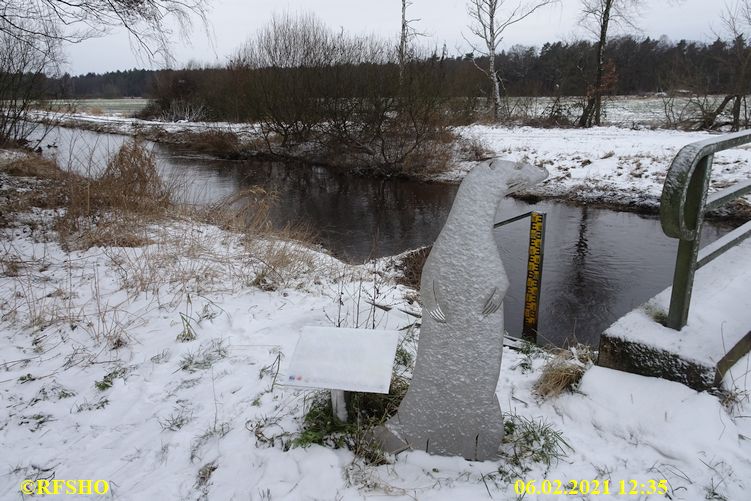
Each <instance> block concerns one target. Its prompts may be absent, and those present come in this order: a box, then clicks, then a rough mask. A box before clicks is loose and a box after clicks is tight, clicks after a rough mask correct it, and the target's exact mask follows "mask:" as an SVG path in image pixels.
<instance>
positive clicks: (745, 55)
mask: <svg viewBox="0 0 751 501" xmlns="http://www.w3.org/2000/svg"><path fill="white" fill-rule="evenodd" d="M721 19H722V24H723V27H724V30H725V32H726V33H727V35H729V36H730V38H731V40H730V48H731V51H730V52H731V55H730V57H728V58H727V59H726V60H723V61H722V63H723V64H724V65H726V66H727V67H728V70H729V73H730V75H731V79H730V81H729V82H728V83H727V86H728V89H727V93H726V95H725V97H724V98H723V100H722V101H721V102H720V104H719V106H717V107H716V108H714V109H713V110H711V112H709V113H705V114H704V117H703V120H702V122H701V124H700V125H699V128H701V129H711V128H717V127H721V126H724V125H730V127H731V130H733V131H737V130H740V127H741V109H742V108H743V107H744V105H746V108H747V104H746V102H747V100H746V95H747V94H748V93H749V91H750V90H751V89H749V84H750V83H751V35H750V34H749V33H751V0H738V1H736V2H735V4H734V5H732V6H731V5H729V4H726V5H725V12H724V13H723V15H722V18H721ZM719 36H720V35H718V38H719ZM731 103H732V105H731V107H730V114H731V121H730V123H729V124H727V123H724V122H722V121H720V120H719V119H720V117H721V116H723V113H724V112H725V109H726V108H727V107H728V105H730V104H731ZM746 121H747V120H746ZM746 125H747V124H746Z"/></svg>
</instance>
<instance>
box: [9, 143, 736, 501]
mask: <svg viewBox="0 0 751 501" xmlns="http://www.w3.org/2000/svg"><path fill="white" fill-rule="evenodd" d="M484 130H485V129H483V128H475V131H476V132H478V133H481V132H482V131H484ZM606 130H607V129H606ZM493 133H494V132H493V131H492V130H491V131H488V132H487V134H493ZM526 133H527V134H530V131H527V132H526ZM520 141H523V140H522V139H521V138H520ZM677 142H678V140H677V139H676V143H677ZM517 144H521V143H517ZM610 147H611V148H612V146H610ZM639 147H640V146H635V148H639ZM607 148H608V146H604V145H603V146H601V149H602V150H603V152H604V153H607V151H606V149H607ZM512 151H513V150H512ZM545 151H547V150H545ZM597 151H598V152H599V151H600V150H597ZM519 153H520V154H521V152H519ZM0 175H2V170H1V168H0ZM0 184H2V186H3V188H2V189H3V190H6V189H9V188H8V187H9V186H10V184H8V183H5V182H3V183H0ZM0 196H2V191H0ZM54 215H55V214H54V213H53V212H51V211H41V210H34V211H33V212H31V213H24V214H19V215H17V217H16V220H15V222H14V223H13V224H11V225H9V226H7V227H5V228H2V229H0V249H1V251H0V255H1V256H2V257H1V258H0V409H1V410H0V444H1V445H0V449H1V450H2V453H1V454H0V498H2V499H8V500H12V499H23V495H22V494H21V493H20V491H19V487H20V484H21V482H22V481H23V480H24V479H50V478H55V479H103V480H107V481H109V482H110V486H111V497H112V498H113V499H124V500H144V499H214V500H234V499H238V500H239V499H264V500H279V499H290V500H298V499H300V500H304V499H311V500H312V499H327V500H328V499H341V500H345V499H346V500H349V499H384V498H389V499H392V498H393V499H421V500H422V499H425V500H455V499H521V498H524V499H540V500H543V499H555V498H556V496H553V495H545V494H535V495H527V496H520V495H518V494H516V493H515V492H514V482H515V481H516V480H518V479H521V480H524V481H532V480H535V481H536V486H537V487H538V488H539V487H540V486H541V484H542V480H543V479H548V480H551V481H556V480H559V481H561V483H562V485H563V487H564V488H566V487H568V482H569V481H570V480H576V481H582V480H590V481H592V480H598V481H599V482H600V484H601V485H602V484H603V482H604V481H605V480H609V481H610V492H611V494H609V495H605V494H600V495H572V496H567V498H569V499H593V500H594V499H640V500H643V499H662V498H663V497H664V496H660V495H657V494H653V495H639V494H637V495H629V494H619V492H620V486H621V484H620V482H621V481H624V482H625V483H624V485H625V487H626V491H629V490H630V489H631V487H632V483H631V481H635V482H637V483H638V484H648V481H649V480H655V481H660V480H666V484H667V489H666V490H667V494H668V495H669V499H684V500H698V499H717V500H723V499H725V500H742V499H747V498H748V493H749V490H750V489H751V419H750V418H749V416H750V415H751V404H750V403H749V399H748V396H749V386H748V381H747V379H748V367H746V368H745V369H743V370H744V371H745V374H744V373H743V371H741V373H739V374H738V377H737V379H736V380H734V382H733V384H732V385H731V386H730V389H731V390H734V392H733V393H732V394H733V395H735V397H736V400H735V401H730V402H727V401H726V402H725V404H726V405H723V402H721V400H720V398H718V397H716V396H713V395H710V394H707V393H696V392H694V391H693V390H690V389H688V388H686V387H684V386H682V385H679V384H676V383H671V382H667V381H663V380H658V379H650V378H645V377H640V376H634V375H629V374H624V373H619V372H615V371H611V370H608V369H603V368H598V367H588V370H587V371H586V373H585V374H584V376H583V379H582V381H581V383H580V385H579V386H578V388H577V389H576V391H575V392H565V393H563V394H562V395H560V396H558V397H550V398H548V399H544V400H543V399H541V398H540V397H538V396H537V395H536V394H535V392H534V390H533V387H534V385H535V382H536V381H537V380H538V378H539V377H540V375H541V373H542V371H543V367H544V365H545V363H546V361H547V360H548V359H549V357H550V355H548V354H545V353H543V352H540V351H537V350H532V351H529V352H527V353H522V352H516V351H512V350H506V351H505V353H504V359H503V368H502V374H501V378H500V382H499V387H498V397H499V401H500V403H501V406H502V409H503V410H504V412H506V413H507V419H508V422H509V423H512V424H514V425H516V431H515V432H514V433H513V434H511V435H509V441H508V442H507V443H505V444H504V445H503V448H502V450H503V454H504V455H503V459H501V460H499V461H489V462H484V463H473V462H468V461H465V460H463V459H460V458H443V457H433V456H429V455H427V454H425V453H423V452H405V453H402V454H399V455H398V456H397V457H394V458H390V464H387V465H381V466H375V465H370V464H367V463H366V462H365V461H364V460H363V459H360V458H358V457H356V456H355V455H354V454H353V453H352V452H350V451H349V450H347V449H345V448H342V449H335V448H331V447H323V446H318V445H312V446H310V447H307V448H302V447H292V445H293V441H294V439H295V438H297V437H299V434H300V430H301V427H302V422H303V416H304V414H305V411H306V409H307V407H308V406H309V405H310V403H311V401H312V400H313V397H312V393H311V392H309V391H302V390H299V389H293V388H289V387H285V386H283V385H282V384H281V382H282V381H283V380H284V375H285V370H286V367H287V364H288V363H289V359H290V357H291V351H292V349H293V348H294V346H295V343H296V341H297V339H298V337H299V335H300V331H301V329H302V327H303V326H306V325H323V326H331V325H333V324H336V323H342V325H345V326H355V325H360V326H363V325H372V321H373V319H375V324H376V326H377V327H378V328H384V329H404V331H403V332H404V333H405V339H406V341H405V343H406V344H405V346H404V348H405V349H406V350H407V351H410V352H411V351H413V350H414V343H413V342H412V341H410V339H411V338H412V336H413V335H415V334H417V332H416V327H415V325H414V323H415V318H414V316H412V315H409V314H407V313H405V312H404V311H411V312H419V307H418V305H417V303H416V302H414V301H413V296H414V291H411V290H409V289H406V288H405V287H403V286H400V285H396V284H395V283H394V282H393V280H392V273H391V271H389V270H390V267H389V260H388V259H386V260H382V261H380V262H378V263H374V264H370V265H364V266H357V267H356V266H348V265H345V264H343V263H341V262H339V261H336V260H335V259H333V258H331V257H329V256H327V255H324V254H321V253H318V252H316V251H313V250H310V249H307V248H303V247H301V246H299V245H297V244H293V243H288V242H276V243H275V245H280V246H281V248H280V249H277V252H274V253H272V254H273V255H276V256H282V257H284V256H287V258H284V259H281V258H279V259H278V261H277V262H278V263H280V264H278V265H277V266H276V267H275V268H274V269H273V270H272V269H270V268H269V267H268V266H267V264H268V263H264V262H261V261H259V260H258V259H257V256H258V252H257V250H258V247H253V248H249V247H248V245H247V243H246V242H244V241H243V239H242V237H241V236H240V235H237V234H234V233H231V232H227V231H224V230H220V229H219V228H217V227H214V226H210V225H205V224H199V223H196V222H194V221H190V220H185V219H181V220H175V221H174V222H172V223H169V224H165V225H160V226H147V227H145V228H144V229H143V235H144V237H145V239H146V240H148V241H149V242H150V243H148V244H146V245H144V246H141V247H135V248H118V247H92V248H90V249H88V250H82V251H81V250H78V251H77V250H65V249H63V248H61V246H60V245H59V243H58V240H57V238H56V235H55V232H54V228H53V227H52V225H51V222H52V219H53V217H54ZM270 244H271V243H270V242H266V243H264V242H260V243H256V244H255V245H270ZM340 300H341V302H340ZM367 300H375V302H376V303H378V304H379V305H381V306H385V307H387V308H385V309H388V307H390V309H389V311H385V309H381V308H373V307H371V306H370V305H369V304H368V302H367ZM402 310H404V311H402ZM410 326H411V327H410ZM524 430H527V431H533V430H537V431H541V430H542V431H544V430H548V432H547V433H540V434H526V435H525V434H524V433H521V432H522V431H524ZM551 431H552V432H553V435H554V434H555V432H560V433H561V438H562V441H557V440H554V441H553V442H550V441H549V439H550V437H551V436H553V435H551V433H550V432H551ZM530 437H532V438H530ZM541 451H547V452H546V454H542V453H541ZM556 457H558V459H556ZM546 460H549V461H550V464H546ZM638 489H639V488H638V487H637V490H638Z"/></svg>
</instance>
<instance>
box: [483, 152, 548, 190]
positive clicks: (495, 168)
mask: <svg viewBox="0 0 751 501" xmlns="http://www.w3.org/2000/svg"><path fill="white" fill-rule="evenodd" d="M468 176H471V177H473V178H479V179H478V182H480V183H482V184H483V185H485V186H487V188H488V189H492V188H496V189H498V190H502V193H499V194H501V195H504V194H509V193H514V192H516V191H519V190H522V189H524V188H527V187H529V186H533V185H535V184H537V183H541V182H542V181H544V180H545V179H546V178H547V177H548V171H547V169H545V168H544V167H537V166H535V165H530V164H526V163H521V162H511V161H509V160H501V159H499V158H494V159H490V160H486V161H485V162H483V163H481V164H479V165H477V166H476V167H475V168H474V169H472V171H471V172H470V174H469V175H468Z"/></svg>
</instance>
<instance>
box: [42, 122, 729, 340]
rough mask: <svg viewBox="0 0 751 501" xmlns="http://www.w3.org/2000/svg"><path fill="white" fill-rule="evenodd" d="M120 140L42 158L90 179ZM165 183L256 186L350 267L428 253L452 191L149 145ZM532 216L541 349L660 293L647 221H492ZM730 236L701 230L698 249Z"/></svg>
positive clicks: (54, 134)
mask: <svg viewBox="0 0 751 501" xmlns="http://www.w3.org/2000/svg"><path fill="white" fill-rule="evenodd" d="M126 139H128V138H127V137H124V136H117V135H108V134H98V133H94V132H88V131H79V130H75V129H66V128H56V129H53V130H52V131H51V133H50V134H49V135H48V136H47V137H46V138H45V141H44V143H43V144H45V145H46V144H51V145H52V144H53V145H55V146H56V147H55V148H46V147H45V151H46V154H48V155H49V154H55V155H57V157H58V159H59V160H60V162H61V164H62V165H63V166H69V167H70V168H72V169H75V170H78V171H80V172H84V173H87V174H90V175H95V174H96V172H95V171H93V170H92V168H91V167H90V166H92V165H94V166H101V165H103V164H104V159H105V158H106V157H107V155H108V154H109V153H110V152H113V151H115V150H116V148H117V147H118V146H119V145H120V144H122V142H123V141H124V140H126ZM152 147H153V149H154V151H155V153H156V155H157V158H158V160H159V168H160V171H161V172H162V174H163V176H164V177H165V178H166V179H168V180H179V181H180V182H181V183H182V184H183V186H184V188H185V189H184V191H183V192H182V197H183V199H184V200H185V201H189V202H191V203H207V202H211V201H216V200H219V199H221V198H223V197H226V196H228V195H231V194H233V193H236V192H237V191H238V190H242V189H244V188H248V187H250V186H254V185H259V186H262V187H264V188H266V189H267V190H270V191H272V192H273V193H275V194H276V196H277V199H278V202H277V203H276V204H275V206H274V208H273V209H272V211H271V215H270V216H271V220H272V223H273V224H274V225H275V226H277V227H284V226H285V225H288V224H302V225H304V226H307V227H308V228H310V229H311V230H313V231H314V232H315V233H316V234H317V235H318V239H319V242H320V243H321V244H322V245H323V246H324V247H325V248H326V249H328V250H329V251H330V252H332V253H333V254H334V255H336V256H337V257H339V258H341V259H343V260H346V261H349V262H362V261H364V260H366V259H368V258H373V257H382V256H389V255H394V254H398V253H401V252H403V251H405V250H409V249H414V248H417V247H420V246H424V245H429V244H431V243H432V242H433V241H434V240H435V238H436V236H437V235H438V233H439V232H440V230H441V228H442V226H443V224H444V222H445V220H446V217H447V215H448V212H449V210H450V208H451V204H452V202H453V199H454V196H455V194H456V190H457V186H455V185H450V184H440V183H424V182H418V181H410V180H404V179H374V178H369V177H355V176H349V175H344V174H342V173H340V172H336V171H332V170H329V169H327V168H324V167H309V166H303V165H294V164H285V163H280V162H258V161H226V160H217V159H213V158H207V157H205V156H197V155H194V154H191V153H190V152H187V151H184V150H181V149H180V148H177V147H174V146H170V145H163V144H153V145H152ZM530 210H536V211H540V212H545V213H547V231H546V237H545V261H544V267H543V276H542V291H541V300H540V323H539V341H540V342H543V343H545V342H547V343H552V344H555V345H559V346H560V345H563V344H564V343H565V342H566V341H573V340H576V341H579V342H583V343H589V344H595V345H596V344H597V342H598V340H599V335H600V333H601V332H602V331H603V330H604V329H605V328H607V326H608V325H610V324H611V323H612V322H613V321H614V320H616V319H617V318H618V317H620V316H622V315H623V314H625V313H626V312H628V311H630V310H631V309H633V308H634V307H636V306H638V305H640V304H642V303H643V302H645V301H646V300H647V299H649V298H650V297H652V296H653V295H655V294H656V293H658V292H659V291H661V290H662V289H664V288H666V287H667V286H669V285H670V283H671V280H672V273H673V266H674V263H675V252H676V249H677V241H676V240H673V239H669V238H667V237H666V236H665V235H664V234H663V233H662V230H661V228H660V222H659V219H658V218H657V217H656V216H651V215H639V214H635V213H631V212H618V211H614V210H607V209H599V208H594V207H586V206H574V205H569V204H566V203H561V202H555V201H543V202H539V203H535V204H533V205H530V204H528V203H525V202H522V201H519V200H515V199H510V198H509V199H507V200H505V201H504V202H503V203H502V205H501V207H500V208H499V218H500V219H506V218H510V217H513V216H516V215H518V214H523V213H525V212H528V211H530ZM727 231H729V228H728V227H726V226H725V225H720V224H716V223H713V222H708V223H706V224H705V226H704V230H703V235H702V241H703V243H704V244H705V245H706V244H707V243H709V242H711V241H713V240H716V239H717V238H719V237H720V236H722V235H723V234H725V233H726V232H727ZM528 232H529V222H528V220H522V221H519V222H516V223H513V224H510V225H508V226H505V227H502V228H499V229H498V230H496V235H497V236H496V239H497V242H498V246H499V248H500V250H501V255H502V258H503V261H504V263H505V266H506V270H507V273H508V276H509V281H510V287H509V291H508V294H507V296H506V299H505V303H504V308H505V313H506V316H505V318H506V328H507V330H508V332H509V333H511V334H512V335H517V336H518V335H519V334H520V331H521V324H522V312H523V297H524V280H525V277H526V259H527V256H526V253H527V245H528V238H529V237H528Z"/></svg>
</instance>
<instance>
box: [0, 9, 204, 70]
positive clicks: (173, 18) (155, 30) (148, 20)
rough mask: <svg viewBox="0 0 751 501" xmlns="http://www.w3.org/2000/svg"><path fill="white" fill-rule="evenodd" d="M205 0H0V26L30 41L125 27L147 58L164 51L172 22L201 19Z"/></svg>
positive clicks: (184, 24) (182, 26)
mask: <svg viewBox="0 0 751 501" xmlns="http://www.w3.org/2000/svg"><path fill="white" fill-rule="evenodd" d="M207 2H208V0H74V1H71V0H3V1H2V3H1V5H0V20H2V24H0V31H2V32H3V33H5V34H7V35H9V36H11V37H12V38H14V39H16V40H18V41H21V42H24V43H26V44H27V45H29V46H33V45H34V44H35V43H37V42H36V41H37V40H38V39H39V38H40V37H42V38H45V37H46V38H54V39H55V40H58V41H66V42H80V41H82V40H84V39H87V38H90V37H94V36H98V35H103V34H105V33H106V32H107V31H108V30H110V29H111V28H114V27H124V28H125V29H126V30H128V32H129V33H130V35H131V36H132V37H133V38H134V39H135V41H136V45H137V46H139V47H140V48H142V49H143V50H144V51H145V52H146V53H147V55H148V56H149V57H150V58H152V57H155V56H157V55H162V56H164V57H168V55H169V51H168V50H167V49H168V47H169V45H170V43H169V42H170V40H172V39H173V38H174V36H175V32H174V30H173V29H172V28H171V26H176V27H177V31H178V32H179V33H180V34H183V35H186V34H187V31H188V28H189V27H190V25H191V17H193V16H195V17H197V18H199V19H200V20H201V21H202V22H203V23H204V24H205V23H206V9H207Z"/></svg>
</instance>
